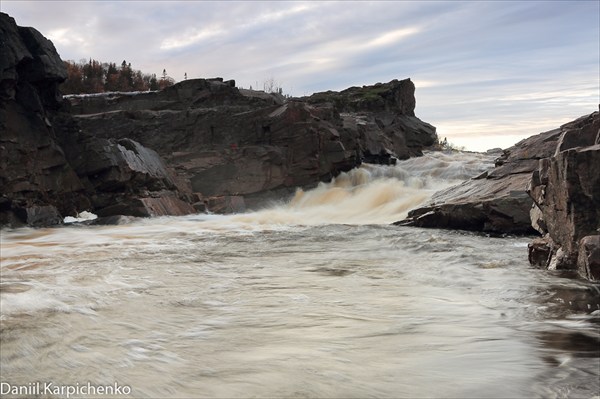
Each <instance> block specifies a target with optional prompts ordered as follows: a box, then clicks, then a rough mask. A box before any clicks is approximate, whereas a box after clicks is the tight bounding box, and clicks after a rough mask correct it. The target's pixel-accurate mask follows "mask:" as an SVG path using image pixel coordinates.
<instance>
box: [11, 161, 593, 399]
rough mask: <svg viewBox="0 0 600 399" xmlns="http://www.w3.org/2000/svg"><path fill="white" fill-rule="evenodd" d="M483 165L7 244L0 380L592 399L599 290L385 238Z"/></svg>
mask: <svg viewBox="0 0 600 399" xmlns="http://www.w3.org/2000/svg"><path fill="white" fill-rule="evenodd" d="M490 162H491V160H490V159H489V158H487V157H485V156H482V155H479V154H463V155H457V156H449V155H444V154H431V155H429V156H426V157H423V158H419V159H411V160H408V161H404V162H400V163H399V165H397V166H396V167H382V166H373V165H365V166H363V167H362V168H361V169H358V170H355V171H351V172H350V173H348V174H345V175H342V176H340V177H339V178H338V179H336V180H335V181H334V182H332V183H330V184H323V185H321V186H319V187H317V188H316V189H315V190H311V191H307V192H302V191H299V192H298V193H297V194H296V196H295V197H294V198H293V199H292V201H291V202H290V203H287V204H279V205H277V206H273V207H271V208H269V209H266V210H263V211H260V212H255V213H248V214H240V215H229V216H219V215H191V216H187V217H164V218H156V219H140V220H137V221H135V222H134V223H131V224H129V225H121V226H81V225H80V226H76V225H73V226H69V227H63V228H54V229H16V230H3V231H2V237H1V252H2V253H1V255H2V260H1V269H0V270H1V281H0V299H1V302H0V306H1V314H0V317H1V319H0V343H1V350H0V362H1V363H0V365H1V373H0V380H1V382H4V383H6V384H5V385H4V387H7V386H8V385H7V384H9V385H10V386H18V385H26V384H28V383H31V382H33V381H40V382H49V381H50V382H53V383H54V384H57V385H75V384H85V383H88V382H91V383H92V384H96V385H109V384H113V383H115V382H117V383H118V384H120V385H121V386H128V387H130V388H131V392H130V393H129V395H127V396H130V397H146V398H159V397H160V398H167V397H173V398H175V397H176V398H197V397H205V398H213V397H223V398H225V397H227V398H230V397H244V398H245V397H313V398H321V397H331V398H339V397H361V398H362V397H389V398H398V397H405V398H415V397H421V398H431V397H453V398H464V397H471V398H507V397H508V398H580V397H583V398H590V397H594V396H595V395H598V390H599V389H600V383H599V382H598V378H599V375H600V372H599V368H600V361H599V358H600V353H599V343H600V337H599V335H600V334H599V333H598V327H599V326H600V311H599V310H598V309H599V306H600V305H599V302H600V301H599V300H598V298H599V294H598V286H597V285H594V284H591V283H588V282H585V281H581V280H578V279H573V278H567V277H564V276H560V275H557V274H552V273H550V272H548V271H542V270H537V269H533V268H531V267H529V265H528V263H527V258H526V257H527V248H526V247H527V243H528V242H529V240H530V238H527V237H526V238H490V237H485V236H482V235H477V234H471V233H463V232H452V231H443V230H427V229H418V228H407V227H395V226H389V225H388V223H389V222H393V221H396V220H398V219H401V218H402V217H403V215H405V214H406V212H407V211H408V210H409V209H411V207H414V206H417V205H418V204H419V203H420V202H422V201H425V200H426V199H427V198H429V196H430V195H431V193H433V192H434V191H435V190H436V189H439V188H442V187H446V186H447V185H449V184H452V183H453V182H455V181H458V180H461V179H464V178H467V177H468V176H472V175H476V174H479V173H480V172H481V171H482V170H485V169H486V168H487V167H489V166H490ZM25 396H31V395H25ZM58 396H61V395H58ZM62 396H64V395H62ZM76 396H77V395H76ZM114 396H119V395H114ZM8 397H10V395H8ZM72 397H73V396H72ZM78 397H85V395H79V396H78Z"/></svg>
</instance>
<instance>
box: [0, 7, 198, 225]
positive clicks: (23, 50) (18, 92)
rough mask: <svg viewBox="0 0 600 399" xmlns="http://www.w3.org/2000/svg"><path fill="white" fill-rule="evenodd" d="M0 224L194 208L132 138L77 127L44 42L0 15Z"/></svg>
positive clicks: (62, 75)
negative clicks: (85, 214) (104, 136)
mask: <svg viewBox="0 0 600 399" xmlns="http://www.w3.org/2000/svg"><path fill="white" fill-rule="evenodd" d="M0 34H1V35H0V37H2V39H1V40H0V53H1V54H2V57H1V58H0V132H1V134H0V183H1V186H2V193H1V196H0V225H10V226H19V225H30V226H48V225H55V224H61V223H62V221H63V219H64V217H65V216H68V215H76V214H77V213H78V212H80V211H83V210H92V211H94V212H96V213H98V214H101V215H102V214H106V215H111V214H116V213H125V214H129V215H135V216H152V215H164V214H170V215H172V214H185V213H191V212H194V211H195V210H194V208H193V207H192V206H191V205H190V204H189V203H188V202H189V201H188V202H186V201H184V200H185V199H186V197H185V196H184V195H182V194H181V193H179V192H178V190H177V188H176V186H175V184H174V183H173V177H171V175H170V173H169V172H168V171H167V170H166V168H165V166H164V164H163V161H162V159H161V158H160V157H159V156H158V155H157V154H156V153H155V152H154V151H152V150H150V149H148V148H145V147H143V146H142V145H140V144H139V143H137V142H135V141H133V140H127V139H123V140H118V141H117V140H103V139H100V138H97V137H95V136H94V135H93V134H86V133H84V132H81V129H80V127H79V125H78V124H77V122H76V121H75V120H74V119H73V118H72V116H71V114H70V107H69V104H68V103H65V102H64V101H63V99H62V96H61V94H60V92H59V84H60V83H61V82H63V81H64V80H65V79H66V77H67V71H66V69H65V67H64V64H63V62H62V60H61V59H60V57H59V55H58V54H57V52H56V49H55V48H54V46H53V45H52V43H51V42H50V41H49V40H47V39H46V38H44V37H43V36H42V35H41V34H40V33H39V32H38V31H36V30H35V29H33V28H24V27H18V26H17V25H16V23H15V21H14V19H13V18H11V17H9V16H8V15H7V14H4V13H0Z"/></svg>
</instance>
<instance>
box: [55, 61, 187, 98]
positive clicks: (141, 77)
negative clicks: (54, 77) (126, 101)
mask: <svg viewBox="0 0 600 399" xmlns="http://www.w3.org/2000/svg"><path fill="white" fill-rule="evenodd" d="M63 62H64V64H65V67H66V68H67V74H68V77H67V80H65V81H64V82H63V83H62V84H61V86H60V89H61V92H62V93H63V94H90V93H104V92H110V91H122V92H130V91H147V90H161V89H164V88H165V87H168V86H172V85H173V84H175V80H174V79H173V78H171V77H170V76H168V75H167V71H166V70H164V69H163V73H162V75H161V76H160V77H157V76H156V74H147V73H142V71H139V70H136V69H133V68H132V67H131V63H127V61H125V60H123V62H122V63H121V65H120V66H119V67H117V64H116V63H113V62H109V63H106V62H100V61H97V60H94V59H91V58H90V59H89V61H88V60H85V59H82V60H80V61H79V62H75V61H63Z"/></svg>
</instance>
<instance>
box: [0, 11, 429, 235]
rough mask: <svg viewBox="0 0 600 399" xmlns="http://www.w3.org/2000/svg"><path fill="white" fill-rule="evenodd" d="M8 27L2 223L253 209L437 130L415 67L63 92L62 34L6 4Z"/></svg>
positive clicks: (0, 139)
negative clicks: (291, 89)
mask: <svg viewBox="0 0 600 399" xmlns="http://www.w3.org/2000/svg"><path fill="white" fill-rule="evenodd" d="M0 33H1V37H2V39H1V40H0V51H1V53H2V57H1V58H0V128H1V136H0V183H1V184H2V193H1V196H0V225H12V226H17V225H23V224H25V225H32V226H42V225H52V224H60V223H61V221H62V219H63V217H64V216H71V215H75V214H76V213H77V212H80V211H83V210H87V211H91V212H94V213H96V214H98V215H100V216H104V217H106V218H108V219H105V220H109V219H110V217H111V216H114V215H129V216H154V215H181V214H186V213H192V212H197V211H204V210H207V209H208V210H212V211H220V212H237V211H243V210H244V209H246V207H248V206H249V207H256V206H258V205H259V204H260V203H262V202H263V201H264V200H266V199H269V198H277V197H281V196H285V195H289V194H291V193H293V191H294V190H295V188H296V187H310V186H313V185H316V184H317V183H318V182H320V181H327V180H330V179H331V178H332V177H334V176H336V175H337V174H339V173H340V172H342V171H347V170H349V169H352V168H354V167H356V166H357V165H359V164H360V163H361V162H363V161H369V162H379V163H388V164H389V163H393V162H394V161H395V159H396V158H407V157H409V156H415V155H419V154H420V153H421V149H422V148H424V147H427V146H430V145H432V144H434V143H435V142H436V141H437V136H436V134H435V128H434V127H433V126H431V125H429V124H427V123H425V122H422V121H421V120H419V119H418V118H416V117H415V114H414V108H415V99H414V90H415V87H414V85H413V83H412V82H411V81H410V80H409V79H406V80H402V81H397V80H394V81H392V82H389V83H385V84H377V85H374V86H364V87H362V88H351V89H348V90H345V91H343V92H340V93H334V92H327V93H325V94H324V93H319V94H317V95H314V96H311V97H307V98H302V99H287V100H286V99H285V98H283V96H281V95H279V94H270V93H264V92H257V91H252V90H243V89H238V88H236V87H235V82H234V81H232V80H230V81H223V79H220V78H217V79H195V80H186V81H184V82H181V83H178V84H175V85H174V86H171V87H169V88H167V89H165V90H163V91H159V92H144V93H105V94H101V95H87V96H69V97H68V100H67V101H65V99H63V98H62V96H61V95H60V93H59V90H58V88H59V84H60V83H61V82H62V81H64V80H65V78H66V77H67V73H66V70H65V67H64V65H63V62H62V61H61V59H60V57H59V55H58V54H57V52H56V49H55V48H54V46H53V45H52V43H51V42H50V41H49V40H47V39H46V38H44V37H43V36H42V35H41V34H40V33H39V32H38V31H36V30H35V29H33V28H22V27H18V26H17V25H16V23H15V21H14V19H12V18H11V17H9V16H8V15H6V14H3V13H0Z"/></svg>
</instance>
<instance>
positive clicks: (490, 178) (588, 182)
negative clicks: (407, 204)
mask: <svg viewBox="0 0 600 399" xmlns="http://www.w3.org/2000/svg"><path fill="white" fill-rule="evenodd" d="M599 115H600V114H599V112H598V111H596V112H593V113H591V114H589V115H585V116H583V117H581V118H578V119H576V120H574V121H572V122H569V123H567V124H564V125H562V126H561V127H559V128H557V129H553V130H550V131H548V132H544V133H540V134H538V135H535V136H531V137H529V138H527V139H524V140H522V141H520V142H519V143H517V144H515V145H514V146H512V147H510V148H508V149H505V150H504V151H503V153H502V155H501V156H500V157H499V158H498V159H497V160H496V162H495V168H493V169H491V170H490V171H488V172H485V173H483V174H482V175H480V176H477V177H474V178H472V179H470V180H468V181H465V182H464V183H462V184H460V185H458V186H454V187H450V188H448V189H445V190H442V191H439V192H437V193H436V194H434V195H433V197H432V198H431V200H430V201H429V203H427V204H425V205H424V206H422V207H420V208H417V209H414V210H412V211H411V212H409V214H408V217H407V219H405V220H402V221H398V222H396V223H395V224H396V225H404V226H419V227H434V228H448V229H462V230H471V231H481V232H485V233H490V234H535V233H540V234H542V236H543V237H541V238H537V239H535V240H534V241H533V242H532V243H531V244H530V245H529V261H530V263H531V264H532V265H535V266H539V267H544V268H548V269H551V270H557V269H576V270H577V271H578V273H579V275H581V276H582V277H583V278H586V279H588V280H591V281H600V234H599V233H600V116H599Z"/></svg>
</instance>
